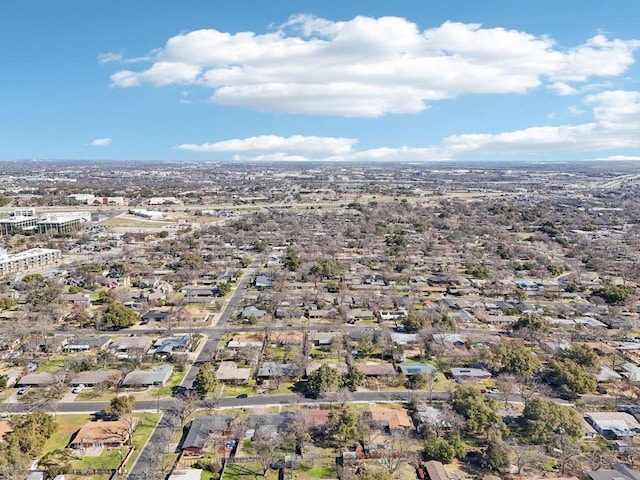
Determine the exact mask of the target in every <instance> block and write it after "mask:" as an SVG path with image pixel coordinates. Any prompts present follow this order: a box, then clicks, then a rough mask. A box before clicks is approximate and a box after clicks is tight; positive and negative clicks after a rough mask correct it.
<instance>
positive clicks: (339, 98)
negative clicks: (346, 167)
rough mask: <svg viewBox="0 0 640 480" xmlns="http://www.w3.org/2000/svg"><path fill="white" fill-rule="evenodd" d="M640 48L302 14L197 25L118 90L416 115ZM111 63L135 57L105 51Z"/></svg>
mask: <svg viewBox="0 0 640 480" xmlns="http://www.w3.org/2000/svg"><path fill="white" fill-rule="evenodd" d="M638 47H640V42H638V41H635V40H630V41H625V40H618V39H613V40H610V39H608V38H607V37H606V36H604V35H602V34H599V35H597V36H595V37H593V38H591V39H589V40H587V41H586V42H585V43H583V44H581V45H578V46H576V47H574V48H571V49H568V50H564V49H561V48H560V47H558V45H556V43H555V42H554V41H553V39H551V38H550V37H547V36H535V35H532V34H530V33H527V32H521V31H517V30H507V29H504V28H483V27H482V26H481V25H478V24H463V23H456V22H446V23H443V24H442V25H440V26H438V27H435V28H430V29H427V30H424V31H421V30H420V29H419V28H418V27H417V25H416V24H414V23H412V22H410V21H408V20H406V19H404V18H399V17H381V18H370V17H362V16H359V17H355V18H353V19H352V20H349V21H344V22H333V21H330V20H326V19H322V18H317V17H313V16H310V15H295V16H292V17H291V18H290V19H289V20H288V21H287V22H285V23H284V24H283V25H281V26H280V27H278V28H277V29H276V30H275V31H272V32H269V33H266V34H256V33H253V32H238V33H228V32H221V31H218V30H214V29H209V30H196V31H192V32H188V33H184V34H180V35H177V36H175V37H172V38H170V39H169V40H168V41H167V43H166V44H165V46H164V47H163V48H161V49H158V50H156V51H154V52H152V55H150V56H151V57H153V58H154V59H155V60H154V63H153V64H152V65H151V66H150V67H149V68H148V69H146V70H141V71H133V70H121V71H118V72H116V73H114V74H113V75H112V76H111V80H112V84H113V85H115V86H119V87H135V86H139V85H142V84H152V85H156V86H162V85H170V84H192V85H199V86H202V87H205V88H210V89H211V90H212V91H213V94H212V96H211V100H212V101H214V102H219V103H223V104H229V105H238V106H244V107H250V108H256V109H259V110H266V111H285V112H293V113H312V114H327V115H343V116H363V117H377V116H381V115H384V114H387V113H414V112H419V111H422V110H424V109H425V108H427V103H428V102H433V101H437V100H441V99H445V98H452V97H455V96H458V95H461V94H469V93H524V92H527V91H529V90H531V89H534V88H537V87H539V86H540V85H544V84H546V85H547V86H548V88H549V89H551V90H552V91H556V92H558V93H559V94H561V95H569V94H575V93H577V92H578V90H577V88H576V86H575V85H571V84H572V83H583V82H587V81H589V80H590V79H592V78H594V77H610V76H617V75H620V74H622V73H624V72H625V71H626V70H627V68H628V67H629V66H630V65H631V64H632V63H633V62H634V57H633V53H634V50H635V49H636V48H638ZM99 61H101V62H102V63H105V62H106V61H123V62H127V61H128V60H127V59H123V58H120V56H119V55H117V54H104V56H102V57H99Z"/></svg>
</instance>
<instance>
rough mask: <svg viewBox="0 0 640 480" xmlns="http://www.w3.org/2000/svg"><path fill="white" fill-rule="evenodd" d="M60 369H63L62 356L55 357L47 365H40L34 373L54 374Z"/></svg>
mask: <svg viewBox="0 0 640 480" xmlns="http://www.w3.org/2000/svg"><path fill="white" fill-rule="evenodd" d="M61 368H64V355H56V356H55V357H53V358H52V359H51V360H49V361H48V362H47V363H43V364H42V365H40V366H39V367H38V368H37V370H36V373H43V372H46V373H54V372H57V371H58V370H60V369H61Z"/></svg>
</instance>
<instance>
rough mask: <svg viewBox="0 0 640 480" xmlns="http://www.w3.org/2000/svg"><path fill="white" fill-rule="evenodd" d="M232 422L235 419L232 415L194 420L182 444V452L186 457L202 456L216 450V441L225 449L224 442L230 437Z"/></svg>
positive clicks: (210, 416)
mask: <svg viewBox="0 0 640 480" xmlns="http://www.w3.org/2000/svg"><path fill="white" fill-rule="evenodd" d="M231 420H233V417H232V416H230V415H209V416H206V417H196V418H194V419H193V420H192V421H191V425H190V426H189V431H188V432H187V436H186V437H185V439H184V441H183V442H182V452H183V453H184V454H185V455H202V454H203V453H206V452H208V451H211V450H212V449H213V448H215V444H216V441H218V443H219V447H223V446H224V445H223V442H224V441H225V440H226V439H227V437H228V433H229V424H230V423H231ZM217 449H218V448H216V450H217Z"/></svg>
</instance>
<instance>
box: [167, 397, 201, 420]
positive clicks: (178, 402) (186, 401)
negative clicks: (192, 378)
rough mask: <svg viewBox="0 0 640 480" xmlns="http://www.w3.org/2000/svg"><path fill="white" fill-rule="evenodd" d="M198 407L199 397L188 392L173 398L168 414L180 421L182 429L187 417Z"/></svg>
mask: <svg viewBox="0 0 640 480" xmlns="http://www.w3.org/2000/svg"><path fill="white" fill-rule="evenodd" d="M199 406H200V397H199V396H198V394H197V393H196V392H194V391H188V392H186V393H185V394H184V395H181V396H179V397H175V398H174V399H173V405H172V406H171V408H170V412H171V413H173V414H174V415H175V417H176V418H177V419H178V420H179V421H180V426H181V427H183V426H184V424H185V423H186V421H187V419H188V418H189V416H191V414H192V413H194V412H195V411H196V410H197V409H198V407H199Z"/></svg>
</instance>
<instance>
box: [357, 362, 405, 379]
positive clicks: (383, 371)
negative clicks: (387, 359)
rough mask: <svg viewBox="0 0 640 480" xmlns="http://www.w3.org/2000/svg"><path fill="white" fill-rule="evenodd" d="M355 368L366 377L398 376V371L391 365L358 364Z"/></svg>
mask: <svg viewBox="0 0 640 480" xmlns="http://www.w3.org/2000/svg"><path fill="white" fill-rule="evenodd" d="M354 367H355V368H356V370H358V371H359V372H361V373H362V374H363V375H364V376H365V377H392V376H394V375H395V374H396V369H395V368H393V365H391V364H390V363H378V362H367V363H356V364H355V365H354Z"/></svg>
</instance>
